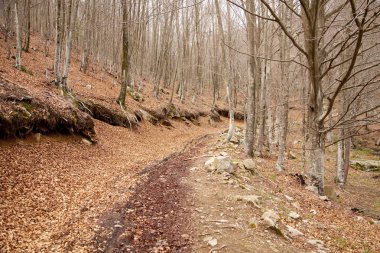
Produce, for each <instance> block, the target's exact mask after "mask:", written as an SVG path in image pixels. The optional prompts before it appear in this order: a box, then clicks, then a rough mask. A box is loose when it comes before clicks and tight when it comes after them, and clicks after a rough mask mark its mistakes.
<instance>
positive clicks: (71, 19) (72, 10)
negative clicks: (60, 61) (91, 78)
mask: <svg viewBox="0 0 380 253" xmlns="http://www.w3.org/2000/svg"><path fill="white" fill-rule="evenodd" d="M68 8H69V14H68V24H67V28H68V29H67V33H66V36H67V37H66V49H65V64H64V66H63V76H62V82H61V84H60V88H61V89H62V90H63V91H64V92H67V91H68V84H67V81H68V78H69V70H70V62H71V47H72V37H73V30H74V28H75V24H76V19H77V11H78V9H77V8H78V0H70V2H69V6H68Z"/></svg>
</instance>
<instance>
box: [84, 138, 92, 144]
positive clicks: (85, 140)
mask: <svg viewBox="0 0 380 253" xmlns="http://www.w3.org/2000/svg"><path fill="white" fill-rule="evenodd" d="M82 142H83V143H84V144H86V145H88V146H90V145H92V142H91V141H90V140H88V139H86V138H82Z"/></svg>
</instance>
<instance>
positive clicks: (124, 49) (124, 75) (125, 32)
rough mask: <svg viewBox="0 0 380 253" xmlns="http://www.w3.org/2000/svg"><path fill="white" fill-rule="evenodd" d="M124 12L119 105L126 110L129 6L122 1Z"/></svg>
mask: <svg viewBox="0 0 380 253" xmlns="http://www.w3.org/2000/svg"><path fill="white" fill-rule="evenodd" d="M121 4H122V11H123V28H122V33H123V45H122V57H123V58H122V63H121V73H122V74H121V75H122V78H121V87H120V93H119V97H118V98H117V101H116V102H117V103H118V104H119V105H120V106H121V107H122V108H124V107H125V97H126V95H127V85H128V80H129V77H128V75H129V54H128V49H129V36H128V6H127V2H126V1H125V0H122V1H121Z"/></svg>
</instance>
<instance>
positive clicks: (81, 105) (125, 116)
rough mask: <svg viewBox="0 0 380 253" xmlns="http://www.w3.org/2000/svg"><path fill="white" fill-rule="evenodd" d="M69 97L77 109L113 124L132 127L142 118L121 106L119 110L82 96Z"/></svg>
mask: <svg viewBox="0 0 380 253" xmlns="http://www.w3.org/2000/svg"><path fill="white" fill-rule="evenodd" d="M71 99H72V100H73V103H74V104H75V105H76V106H77V108H78V109H79V110H81V111H83V112H85V113H87V114H89V115H91V117H93V118H94V119H97V120H100V121H103V122H105V123H108V124H110V125H113V126H122V127H128V128H134V127H135V126H137V125H138V122H139V121H141V119H142V117H141V114H139V113H130V112H128V111H127V110H126V109H124V108H122V107H121V109H120V111H119V110H115V109H112V108H108V107H105V106H103V105H101V104H99V103H96V102H94V101H92V100H89V99H85V98H82V97H78V96H75V97H74V96H71Z"/></svg>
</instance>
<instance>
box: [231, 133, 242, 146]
mask: <svg viewBox="0 0 380 253" xmlns="http://www.w3.org/2000/svg"><path fill="white" fill-rule="evenodd" d="M230 142H231V143H234V144H239V143H240V140H239V138H238V137H237V136H236V134H234V135H233V136H232V138H231V140H230Z"/></svg>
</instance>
